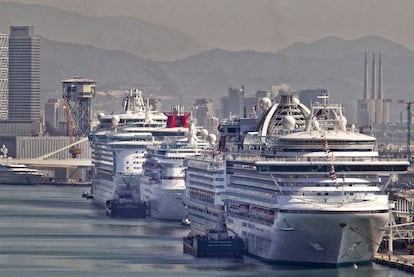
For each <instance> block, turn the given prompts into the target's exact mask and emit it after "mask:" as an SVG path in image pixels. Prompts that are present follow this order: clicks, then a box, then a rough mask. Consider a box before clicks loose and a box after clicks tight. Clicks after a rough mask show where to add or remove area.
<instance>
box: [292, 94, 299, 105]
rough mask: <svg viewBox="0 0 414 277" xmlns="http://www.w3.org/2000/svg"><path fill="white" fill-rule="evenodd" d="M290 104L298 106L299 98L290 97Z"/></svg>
mask: <svg viewBox="0 0 414 277" xmlns="http://www.w3.org/2000/svg"><path fill="white" fill-rule="evenodd" d="M292 104H295V105H299V104H300V100H299V98H297V97H296V96H293V97H292Z"/></svg>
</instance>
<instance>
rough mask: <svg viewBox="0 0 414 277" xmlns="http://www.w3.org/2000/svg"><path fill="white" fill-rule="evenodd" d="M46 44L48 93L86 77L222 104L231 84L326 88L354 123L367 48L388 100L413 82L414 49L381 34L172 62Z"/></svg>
mask: <svg viewBox="0 0 414 277" xmlns="http://www.w3.org/2000/svg"><path fill="white" fill-rule="evenodd" d="M42 44H43V45H42V62H41V68H42V69H41V71H42V82H41V85H42V90H44V91H55V90H56V89H60V85H59V82H60V81H61V80H62V79H66V78H68V77H72V76H73V75H84V76H86V77H88V78H93V79H96V80H97V82H98V90H111V89H127V88H130V87H139V88H143V89H144V90H148V91H149V92H150V93H153V94H157V95H165V96H169V97H171V98H176V99H177V102H180V103H181V104H184V105H191V104H192V103H193V102H194V100H195V99H196V98H200V97H209V98H212V99H213V100H214V101H215V102H216V106H217V107H219V103H220V102H219V101H218V100H219V98H220V97H222V96H224V95H227V89H228V88H229V87H239V86H240V85H241V84H242V83H244V84H245V87H246V90H247V93H248V94H250V95H253V94H254V93H255V92H256V91H257V90H269V89H270V88H271V86H272V85H275V84H279V83H288V84H290V85H291V86H292V87H293V88H294V89H298V90H299V89H308V88H311V89H316V88H327V89H328V90H329V91H330V94H331V96H332V97H333V98H335V100H337V101H343V103H344V104H345V108H346V112H347V114H350V115H351V118H350V120H355V119H354V118H353V117H352V116H353V115H355V112H356V110H355V106H356V99H358V98H360V97H361V96H362V91H363V57H364V51H365V50H366V51H368V52H369V57H370V59H371V55H372V51H373V50H375V51H378V49H381V50H383V51H382V52H383V67H384V96H385V98H394V99H401V98H403V99H404V98H405V99H408V98H410V97H411V88H412V87H413V86H414V83H413V82H414V81H413V79H412V78H411V76H413V74H414V53H413V52H411V51H409V50H408V49H406V48H404V47H402V46H401V45H398V44H395V43H393V42H391V41H389V40H386V39H384V38H379V37H364V38H360V39H357V40H353V41H345V40H342V39H338V38H329V39H322V40H319V41H316V42H314V43H311V44H298V45H292V46H291V47H289V48H287V49H285V50H283V51H282V52H280V53H261V52H254V51H238V52H231V51H224V50H220V49H214V50H209V51H205V52H202V53H200V54H197V55H194V56H191V57H188V58H185V59H181V60H177V61H172V62H154V61H151V60H146V59H140V58H137V57H136V56H134V55H132V54H129V53H127V52H123V51H116V50H103V49H99V48H96V47H92V46H82V45H76V44H68V43H61V42H54V41H50V40H43V41H42ZM370 64H371V61H370ZM96 101H100V100H96Z"/></svg>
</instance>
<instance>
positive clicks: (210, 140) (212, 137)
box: [207, 134, 217, 145]
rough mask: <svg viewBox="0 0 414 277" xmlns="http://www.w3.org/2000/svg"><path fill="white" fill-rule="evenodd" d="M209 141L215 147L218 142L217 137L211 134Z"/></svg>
mask: <svg viewBox="0 0 414 277" xmlns="http://www.w3.org/2000/svg"><path fill="white" fill-rule="evenodd" d="M207 141H208V142H209V143H210V144H211V145H214V144H216V141H217V136H216V135H215V134H209V135H208V137H207Z"/></svg>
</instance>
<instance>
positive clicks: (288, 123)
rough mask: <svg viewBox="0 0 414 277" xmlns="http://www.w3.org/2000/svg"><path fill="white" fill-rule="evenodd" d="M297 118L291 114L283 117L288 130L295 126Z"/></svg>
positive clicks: (284, 125)
mask: <svg viewBox="0 0 414 277" xmlns="http://www.w3.org/2000/svg"><path fill="white" fill-rule="evenodd" d="M295 124H296V120H295V118H294V117H293V116H291V115H285V117H284V118H283V127H285V128H286V129H288V130H292V129H293V128H295Z"/></svg>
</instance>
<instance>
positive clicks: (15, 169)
mask: <svg viewBox="0 0 414 277" xmlns="http://www.w3.org/2000/svg"><path fill="white" fill-rule="evenodd" d="M42 176H43V174H42V173H41V172H40V171H38V170H36V169H32V168H28V167H27V166H26V165H24V164H16V163H11V162H10V161H6V162H1V161H0V184H2V185H35V184H37V183H38V182H39V180H40V178H41V177H42Z"/></svg>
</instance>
